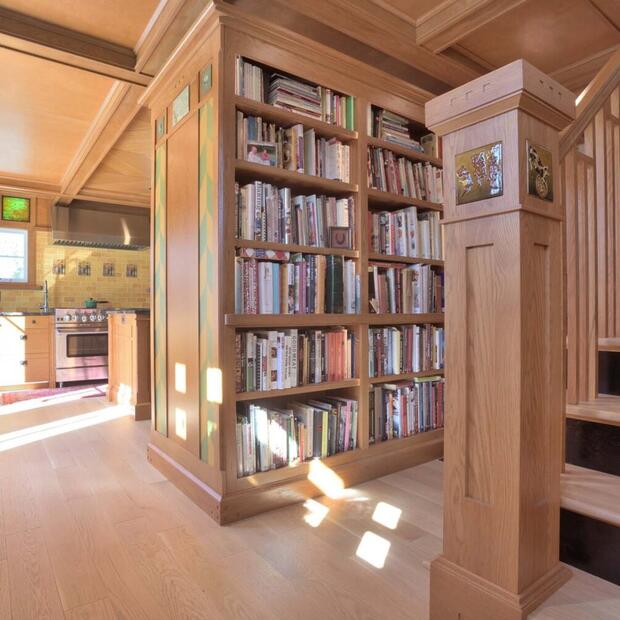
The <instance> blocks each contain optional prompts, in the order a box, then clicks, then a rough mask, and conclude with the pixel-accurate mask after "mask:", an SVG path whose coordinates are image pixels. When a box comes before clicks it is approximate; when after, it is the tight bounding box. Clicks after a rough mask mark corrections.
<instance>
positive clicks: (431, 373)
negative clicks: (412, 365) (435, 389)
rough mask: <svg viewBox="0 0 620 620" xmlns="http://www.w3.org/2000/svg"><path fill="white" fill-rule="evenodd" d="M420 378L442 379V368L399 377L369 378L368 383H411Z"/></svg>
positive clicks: (407, 373)
mask: <svg viewBox="0 0 620 620" xmlns="http://www.w3.org/2000/svg"><path fill="white" fill-rule="evenodd" d="M422 377H443V368H439V369H437V370H422V371H420V372H403V373H401V374H399V375H382V376H380V377H370V378H369V379H368V382H369V383H394V381H411V380H412V379H420V378H422Z"/></svg>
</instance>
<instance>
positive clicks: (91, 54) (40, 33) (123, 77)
mask: <svg viewBox="0 0 620 620" xmlns="http://www.w3.org/2000/svg"><path fill="white" fill-rule="evenodd" d="M0 47H5V48H8V49H12V50H14V51H16V52H21V53H24V54H29V55H31V56H37V57H39V58H43V59H45V60H51V61H53V62H57V63H60V64H64V65H68V66H70V67H75V68H77V69H82V70H85V71H89V72H91V73H97V74H99V75H104V76H106V77H111V78H113V79H115V80H120V81H123V82H127V83H130V84H139V85H141V86H147V85H148V84H149V82H150V80H151V78H150V76H148V75H143V74H140V73H137V72H136V71H134V67H135V64H136V56H135V54H134V52H133V50H131V49H129V48H126V47H123V46H120V45H116V44H114V43H110V42H109V41H104V40H102V39H97V38H95V37H91V36H89V35H85V34H83V33H80V32H76V31H74V30H70V29H68V28H63V27H61V26H57V25H55V24H50V23H48V22H44V21H41V20H39V19H36V18H34V17H30V16H28V15H23V14H22V13H17V12H16V11H11V10H10V9H6V8H2V7H0Z"/></svg>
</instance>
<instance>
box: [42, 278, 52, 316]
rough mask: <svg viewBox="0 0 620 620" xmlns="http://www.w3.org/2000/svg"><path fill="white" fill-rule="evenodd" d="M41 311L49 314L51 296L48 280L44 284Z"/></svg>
mask: <svg viewBox="0 0 620 620" xmlns="http://www.w3.org/2000/svg"><path fill="white" fill-rule="evenodd" d="M40 309H41V310H42V311H43V312H49V309H50V305H49V294H48V290H47V280H45V282H44V283H43V305H42V306H40Z"/></svg>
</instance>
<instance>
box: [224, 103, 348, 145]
mask: <svg viewBox="0 0 620 620" xmlns="http://www.w3.org/2000/svg"><path fill="white" fill-rule="evenodd" d="M233 101H234V104H235V107H236V108H237V110H240V111H241V112H243V113H245V114H247V115H251V116H260V117H261V118H263V119H264V120H267V121H270V122H273V123H277V124H278V125H281V126H283V127H290V126H292V125H303V126H304V128H306V129H314V130H315V131H316V135H317V136H320V137H322V138H338V139H339V140H341V141H342V142H346V143H348V142H353V141H354V140H357V138H358V134H357V131H351V130H350V129H345V128H344V127H340V126H338V125H331V124H330V123H324V122H323V121H319V120H317V119H315V118H312V117H311V116H305V115H303V114H298V113H297V112H291V111H290V110H286V109H285V108H277V107H276V106H273V105H269V104H268V103H262V102H260V101H254V100H253V99H247V98H246V97H240V96H239V95H235V96H234V98H233Z"/></svg>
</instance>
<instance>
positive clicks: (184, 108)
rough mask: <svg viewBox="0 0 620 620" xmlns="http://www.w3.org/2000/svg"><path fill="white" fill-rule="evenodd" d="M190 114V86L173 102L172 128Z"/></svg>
mask: <svg viewBox="0 0 620 620" xmlns="http://www.w3.org/2000/svg"><path fill="white" fill-rule="evenodd" d="M187 114H189V84H188V85H187V86H186V87H185V88H184V89H183V90H182V91H181V92H180V93H179V94H178V95H177V96H176V97H175V99H174V101H173V102H172V126H173V127H174V126H175V125H176V124H177V123H178V122H179V121H180V120H181V119H182V118H184V117H185V116H187Z"/></svg>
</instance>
